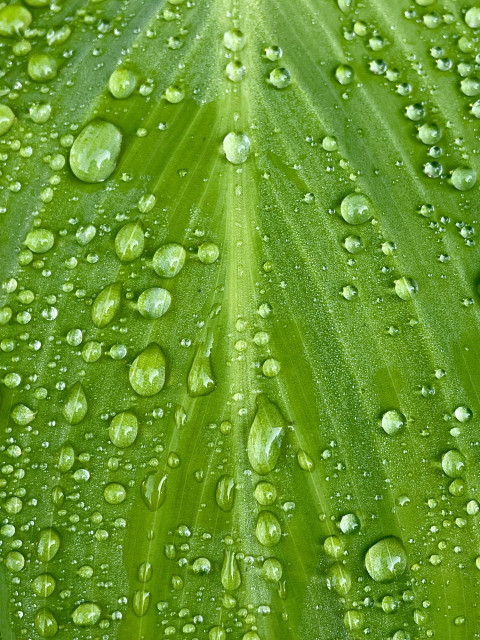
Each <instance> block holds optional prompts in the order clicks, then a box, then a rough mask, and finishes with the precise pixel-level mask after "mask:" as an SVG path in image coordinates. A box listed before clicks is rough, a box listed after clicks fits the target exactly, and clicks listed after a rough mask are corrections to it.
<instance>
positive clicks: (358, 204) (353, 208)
mask: <svg viewBox="0 0 480 640" xmlns="http://www.w3.org/2000/svg"><path fill="white" fill-rule="evenodd" d="M340 213H341V214H342V218H343V219H344V220H345V222H348V224H363V223H364V222H367V221H368V220H370V218H371V217H372V202H371V200H370V198H368V197H367V196H366V195H364V194H363V193H350V194H349V195H348V196H346V197H345V198H344V199H343V200H342V204H341V205H340Z"/></svg>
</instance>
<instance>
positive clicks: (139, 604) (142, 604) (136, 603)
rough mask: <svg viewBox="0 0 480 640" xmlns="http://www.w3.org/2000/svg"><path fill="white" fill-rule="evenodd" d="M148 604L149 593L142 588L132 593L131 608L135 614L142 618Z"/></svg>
mask: <svg viewBox="0 0 480 640" xmlns="http://www.w3.org/2000/svg"><path fill="white" fill-rule="evenodd" d="M149 605H150V593H149V592H148V591H145V590H144V589H137V590H136V591H135V593H134V594H133V610H134V612H135V615H136V616H138V617H139V618H142V617H143V616H144V615H145V614H146V613H147V611H148V607H149Z"/></svg>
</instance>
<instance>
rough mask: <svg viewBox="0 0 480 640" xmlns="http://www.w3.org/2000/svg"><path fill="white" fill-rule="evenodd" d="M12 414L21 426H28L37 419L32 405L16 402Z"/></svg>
mask: <svg viewBox="0 0 480 640" xmlns="http://www.w3.org/2000/svg"><path fill="white" fill-rule="evenodd" d="M10 415H11V416H12V420H13V421H14V422H15V424H18V426H19V427H26V426H27V424H30V423H31V422H33V421H34V420H35V415H36V413H35V411H32V409H30V407H27V405H26V404H16V405H15V406H14V407H13V409H12V411H11V413H10Z"/></svg>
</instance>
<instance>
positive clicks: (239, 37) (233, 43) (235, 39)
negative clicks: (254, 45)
mask: <svg viewBox="0 0 480 640" xmlns="http://www.w3.org/2000/svg"><path fill="white" fill-rule="evenodd" d="M246 41H247V39H246V38H245V35H244V34H243V33H242V32H241V31H240V30H239V29H232V30H230V31H225V33H224V34H223V46H224V47H225V48H226V49H228V50H229V51H235V52H236V51H241V50H242V49H243V47H244V46H245V43H246Z"/></svg>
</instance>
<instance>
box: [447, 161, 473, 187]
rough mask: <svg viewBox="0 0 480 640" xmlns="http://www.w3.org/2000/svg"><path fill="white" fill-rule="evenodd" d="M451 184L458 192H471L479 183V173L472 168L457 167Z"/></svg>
mask: <svg viewBox="0 0 480 640" xmlns="http://www.w3.org/2000/svg"><path fill="white" fill-rule="evenodd" d="M451 182H452V185H453V186H454V187H455V189H458V191H469V190H470V189H473V187H474V186H475V183H476V182H477V172H476V171H475V169H472V168H471V167H457V168H456V169H455V170H454V171H453V172H452V177H451Z"/></svg>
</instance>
